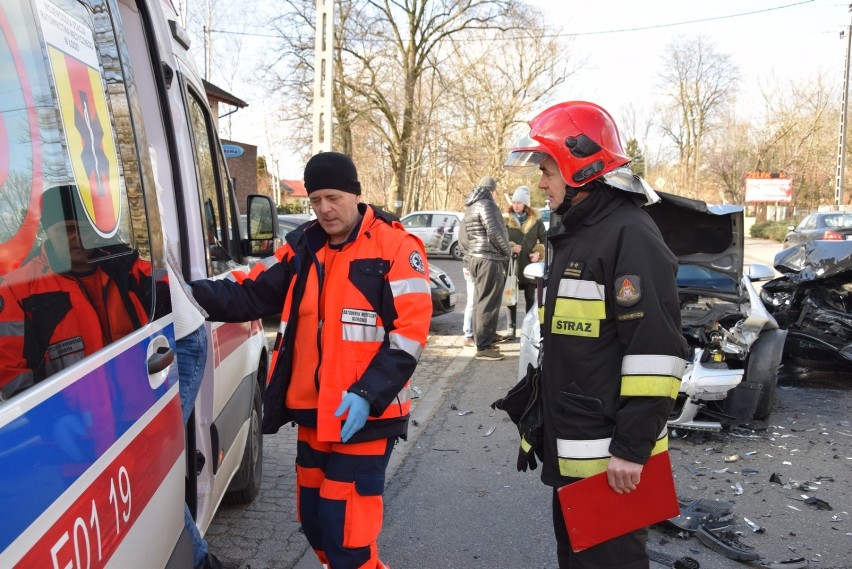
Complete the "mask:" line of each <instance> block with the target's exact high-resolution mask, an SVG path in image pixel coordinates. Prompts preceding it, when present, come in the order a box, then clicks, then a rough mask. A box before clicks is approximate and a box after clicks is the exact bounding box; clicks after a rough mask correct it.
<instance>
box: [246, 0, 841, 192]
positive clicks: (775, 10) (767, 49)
mask: <svg viewBox="0 0 852 569" xmlns="http://www.w3.org/2000/svg"><path fill="white" fill-rule="evenodd" d="M526 1H527V3H528V4H532V5H534V6H536V7H538V8H539V9H540V10H541V11H542V12H543V15H544V17H545V18H546V20H547V21H548V22H551V23H552V24H554V25H556V26H557V27H558V28H560V29H561V31H562V33H564V34H567V35H568V36H570V37H573V44H572V47H571V50H572V53H573V54H576V55H578V56H580V57H582V58H583V59H585V62H586V63H585V65H584V66H583V67H582V68H581V69H580V70H579V71H577V72H576V73H575V74H574V75H572V76H571V78H570V79H569V81H568V82H567V83H566V84H565V85H564V86H562V87H561V88H560V90H559V92H558V94H557V95H556V96H555V100H554V101H553V102H557V101H560V100H574V99H585V100H589V101H593V102H595V103H598V104H600V105H601V106H603V107H604V108H606V109H607V110H609V111H610V113H611V114H612V115H613V116H614V117H615V119H616V121H617V122H619V121H620V119H621V117H622V116H623V110H624V109H625V108H626V107H627V106H628V104H631V103H632V104H633V105H634V106H636V107H638V108H651V107H652V106H653V101H654V99H655V98H657V97H659V88H658V87H657V82H658V79H657V76H658V74H659V72H660V70H661V68H662V65H663V61H664V60H663V56H664V54H665V53H666V52H667V50H666V47H667V46H668V45H669V44H670V43H671V42H672V41H673V40H674V39H675V38H677V37H678V36H685V37H687V38H694V37H696V36H699V35H700V36H702V37H703V38H705V39H708V40H710V41H711V42H713V43H714V44H715V47H716V50H717V51H718V52H719V53H724V54H728V55H730V56H731V58H732V60H733V61H734V63H736V64H737V66H738V67H739V69H740V71H741V74H742V78H743V81H742V83H741V86H740V91H739V96H738V98H737V109H738V112H740V110H741V111H742V112H745V113H752V112H755V110H756V109H758V108H759V106H760V102H761V98H762V96H761V89H766V88H768V87H770V86H773V85H784V84H785V83H786V82H788V81H790V80H798V79H802V80H807V79H808V78H811V77H813V76H814V75H815V74H816V73H817V72H818V71H823V72H825V73H826V76H827V77H828V78H829V80H836V81H837V86H838V91H839V90H840V88H841V87H842V85H843V80H844V77H843V65H844V61H845V56H846V47H847V40H846V38H843V39H841V38H840V33H841V32H842V31H845V30H847V29H848V28H849V25H850V20H852V18H850V17H851V16H852V14H850V11H849V6H850V4H849V3H848V2H840V1H838V0H714V1H713V2H699V1H697V0H584V1H582V2H580V1H577V0H526ZM234 93H235V94H236V95H237V96H239V97H241V98H245V99H246V100H247V101H249V103H250V106H249V107H248V108H247V109H243V110H241V111H239V113H240V115H241V116H240V117H239V120H235V121H234V123H233V124H234V125H235V130H234V132H233V138H234V139H235V140H244V141H251V142H254V143H256V144H258V145H259V146H260V149H259V152H260V153H261V154H262V153H263V151H264V148H263V146H264V143H263V140H264V135H263V128H264V127H263V126H261V125H262V124H263V122H264V116H265V109H264V107H265V105H264V102H263V100H262V98H255V96H258V97H259V96H261V95H260V93H258V92H257V90H256V89H252V88H251V86H250V85H246V86H245V91H242V90H235V91H234ZM530 118H532V117H530ZM273 128H274V126H273ZM281 166H282V172H281V173H282V175H283V177H284V178H300V177H301V168H302V167H303V166H304V165H303V164H302V163H301V162H299V161H295V160H286V159H285V160H283V161H282V165H281Z"/></svg>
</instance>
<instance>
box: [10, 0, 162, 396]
mask: <svg viewBox="0 0 852 569" xmlns="http://www.w3.org/2000/svg"><path fill="white" fill-rule="evenodd" d="M0 28H2V29H0V32H2V33H0V68H2V69H3V70H4V72H3V73H0V93H2V94H3V95H2V97H0V389H2V391H0V400H1V399H5V398H8V397H9V396H10V395H12V394H14V393H16V392H18V391H20V390H21V389H23V388H26V387H28V386H30V385H33V384H34V383H38V382H39V381H41V380H43V379H45V378H46V377H48V376H50V375H51V374H53V373H56V372H58V371H60V370H62V369H65V368H67V367H68V366H70V365H72V364H74V363H76V362H78V361H80V360H82V359H84V358H85V357H86V356H88V355H90V354H92V353H94V352H96V351H98V350H100V349H102V348H104V347H106V346H107V345H109V344H110V343H112V342H114V341H116V340H118V339H119V338H121V337H123V336H125V335H127V334H129V333H130V332H132V331H133V330H135V329H137V328H139V327H140V326H142V325H143V324H145V323H146V322H148V320H149V319H150V315H151V312H152V305H153V281H152V278H151V273H152V271H151V263H150V249H151V243H150V238H149V232H148V225H147V219H146V215H145V202H144V197H143V192H142V183H141V174H140V168H139V157H138V155H137V152H136V148H138V147H142V146H144V144H145V141H144V140H140V138H139V133H137V132H136V131H135V129H134V124H133V111H132V110H131V109H133V110H135V106H134V103H133V102H132V101H131V99H130V96H129V94H128V87H127V85H128V84H130V80H129V79H128V78H126V77H125V73H124V68H123V67H122V56H123V55H124V54H123V53H122V49H123V48H119V47H118V46H119V45H121V42H120V41H119V40H117V38H116V36H115V32H114V27H113V22H112V20H111V17H110V13H109V11H108V8H107V3H106V2H105V1H101V0H90V1H89V2H87V4H83V3H81V2H78V1H76V0H31V1H21V2H3V3H2V4H0ZM131 212H132V213H131Z"/></svg>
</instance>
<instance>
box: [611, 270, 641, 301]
mask: <svg viewBox="0 0 852 569" xmlns="http://www.w3.org/2000/svg"><path fill="white" fill-rule="evenodd" d="M640 300H642V279H640V278H639V275H624V276H623V277H618V278H617V279H615V303H616V304H618V305H619V306H633V305H634V304H636V303H637V302H639V301H640Z"/></svg>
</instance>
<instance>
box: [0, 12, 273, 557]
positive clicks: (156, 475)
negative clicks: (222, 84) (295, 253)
mask: <svg viewBox="0 0 852 569" xmlns="http://www.w3.org/2000/svg"><path fill="white" fill-rule="evenodd" d="M179 21H180V19H179V17H178V14H177V12H176V10H175V9H174V7H173V5H172V4H171V3H170V1H169V0H0V512H2V514H0V517H1V518H2V521H0V567H22V568H31V567H32V568H39V569H42V568H53V569H92V568H99V567H118V568H133V567H144V568H156V567H192V544H191V540H190V538H189V535H188V533H187V532H186V530H185V527H184V516H183V512H184V504H185V503H186V504H188V505H189V507H190V510H191V512H192V513H193V515H194V516H195V518H196V522H197V525H198V527H199V529H200V530H201V533H202V534H203V533H204V532H205V531H206V530H207V528H208V526H209V525H210V523H211V521H212V519H213V517H214V514H215V512H216V510H217V508H218V507H219V506H220V504H222V503H223V502H232V503H241V502H249V501H251V500H253V499H254V498H255V497H256V496H257V494H258V492H259V490H260V485H261V478H262V468H261V466H262V460H263V453H262V448H263V447H262V439H261V431H260V424H261V413H262V396H263V387H264V383H265V378H266V374H267V366H268V361H269V353H268V343H267V341H266V338H265V335H264V333H263V328H262V326H261V323H260V322H247V323H239V324H233V323H230V324H225V323H219V322H207V323H205V324H204V326H205V327H206V331H207V339H208V358H207V361H206V366H205V375H204V378H203V381H202V384H201V389H200V392H199V395H198V398H197V400H196V404H195V408H194V412H193V415H192V417H191V419H190V421H189V422H188V424H187V425H186V426H185V425H184V422H183V420H182V416H181V406H180V398H179V392H178V370H177V364H176V358H175V350H176V344H175V333H174V322H175V318H176V315H175V314H174V313H173V311H172V303H171V299H170V294H169V288H168V286H167V285H168V280H167V276H166V274H167V272H166V267H167V255H166V250H167V244H172V245H171V247H172V249H173V250H175V253H174V254H173V255H171V257H170V258H173V259H175V262H176V263H177V264H178V265H179V267H178V268H179V271H180V273H181V276H182V277H183V278H184V279H185V280H186V281H192V280H197V279H203V278H214V279H221V278H235V276H234V275H233V273H234V272H236V271H246V270H247V266H246V260H247V258H248V257H249V256H257V253H258V250H259V249H258V248H262V247H263V246H264V244H268V243H269V242H271V241H273V240H274V239H275V238H276V237H277V216H275V215H274V213H275V212H274V206H273V203H272V201H271V200H270V199H269V198H267V197H265V196H259V195H252V196H249V197H248V201H247V203H245V204H238V203H237V200H236V197H235V193H234V188H233V181H232V179H231V178H230V176H229V174H228V167H227V164H226V161H225V158H224V155H223V152H222V147H221V144H220V142H219V139H218V136H217V133H216V130H215V126H214V117H213V116H211V111H210V107H209V105H208V101H207V99H206V96H205V91H204V88H203V85H202V81H201V79H200V76H199V74H198V73H197V71H196V69H195V67H194V65H193V63H192V60H191V58H190V56H189V46H190V42H189V39H188V36H187V35H186V33H185V32H184V30H183V29H182V28H181V26H180V23H179ZM54 188H66V190H65V192H66V193H67V195H69V196H71V198H69V199H73V202H74V203H76V204H78V205H77V206H76V207H77V210H76V214H75V220H76V224H77V226H79V229H77V230H76V231H77V233H76V234H75V236H76V239H77V240H79V247H80V248H82V249H85V250H87V251H89V250H97V251H99V252H105V254H104V256H100V257H98V258H97V263H99V264H98V267H102V266H106V265H105V264H101V263H106V261H105V260H104V259H107V260H109V261H110V262H111V265H110V266H116V267H122V266H127V265H129V264H130V263H129V262H128V260H129V259H132V260H133V261H134V262H133V266H134V267H137V268H140V267H141V269H140V270H139V271H137V272H135V273H134V277H133V278H132V279H131V278H130V277H129V276H128V274H127V273H121V272H120V271H117V274H116V273H111V274H110V277H109V278H110V279H114V282H115V283H119V284H121V283H123V286H124V287H125V289H127V290H130V289H132V290H130V292H128V293H127V296H126V297H123V298H133V299H134V300H133V303H134V304H133V310H130V311H129V312H128V313H133V314H134V316H133V317H132V318H130V321H132V323H133V324H132V326H129V327H128V329H127V330H125V331H124V332H121V333H116V332H115V331H114V330H110V331H111V332H112V333H111V334H109V335H107V334H106V333H104V334H102V336H103V342H102V343H101V344H102V345H100V346H99V347H98V348H97V349H96V350H94V351H93V350H87V349H85V346H84V344H85V343H86V340H84V339H85V338H89V337H91V334H92V330H105V329H106V324H105V323H104V321H100V322H99V319H100V318H101V317H100V316H99V317H98V318H93V319H91V320H90V324H88V323H87V324H86V325H84V326H81V328H84V329H81V330H80V331H79V335H75V334H74V333H73V331H72V333H71V336H70V339H67V340H64V341H62V342H54V343H51V342H52V340H51V331H52V330H53V329H55V327H56V326H62V325H65V324H62V322H65V321H64V320H63V315H65V314H66V313H67V312H68V311H76V310H81V309H82V306H83V304H84V303H83V302H81V301H80V300H79V299H81V298H84V297H81V296H80V295H81V294H88V295H89V297H88V298H89V299H90V300H91V302H92V304H93V305H95V304H98V303H101V304H107V305H109V309H110V310H115V307H114V306H113V305H111V304H109V303H110V302H112V300H111V299H107V298H106V294H105V295H104V296H105V298H104V299H98V298H96V297H97V295H96V294H95V295H93V294H92V290H91V288H89V285H86V284H85V282H84V280H85V279H84V278H83V277H77V276H75V278H76V279H77V282H78V283H79V290H76V289H75V290H72V292H71V293H68V292H67V291H65V292H62V293H55V292H51V291H45V290H43V289H44V288H46V287H47V285H45V282H39V280H41V279H47V278H48V276H49V275H48V273H49V272H50V271H48V269H47V268H44V269H43V270H41V271H39V270H32V267H33V266H38V267H48V266H49V267H51V268H52V269H53V270H55V271H56V272H57V273H61V263H59V266H60V268H56V267H54V265H52V264H43V265H30V266H29V269H30V270H27V269H28V267H27V265H28V264H30V263H33V262H36V261H38V260H39V259H41V258H42V257H43V256H45V255H47V257H46V258H48V259H51V263H52V262H53V261H52V259H53V257H51V256H50V255H52V254H54V253H56V252H57V251H59V248H58V247H56V246H54V245H50V243H51V242H50V240H49V235H46V233H47V231H46V226H47V219H46V218H47V217H48V215H49V214H48V208H47V206H46V205H45V207H44V208H43V207H42V205H43V203H47V197H46V196H47V192H49V191H51V190H52V189H54ZM68 188H70V193H69V191H68ZM241 209H242V211H243V212H247V213H248V220H249V222H248V224H247V225H248V227H247V233H249V234H250V235H245V234H244V232H246V230H245V229H241V228H240V225H239V223H238V221H239V216H240V211H241ZM71 241H72V238H71V237H68V242H69V243H70V242H71ZM46 243H47V245H50V247H47V245H46ZM72 249H73V247H71V246H70V245H67V246H66V252H67V251H70V250H72ZM48 252H51V253H50V254H48ZM57 255H58V254H57ZM58 257H61V255H58ZM58 257H57V258H58ZM93 258H94V257H89V260H88V261H86V262H89V263H91V271H90V272H89V273H85V274H87V275H88V274H94V273H95V271H96V269H97V267H96V263H94V262H93V261H92V260H91V259H93ZM71 259H72V260H71V261H70V263H69V265H68V266H69V267H71V268H73V267H75V266H76V265H75V263H77V264H79V261H75V260H74V257H73V255H72V256H71ZM57 262H58V261H57ZM173 265H174V263H173ZM22 275H24V276H22ZM139 275H141V277H140V276H139ZM128 283H130V285H132V286H130V285H128ZM164 284H165V285H166V286H164ZM75 286H76V285H75ZM16 287H17V288H16ZM23 289H27V290H30V291H36V292H32V293H31V294H30V293H28V295H29V296H27V297H26V299H25V300H21V297H19V296H18V295H17V293H13V292H12V291H13V290H23ZM122 290H124V289H122ZM140 291H142V292H140ZM130 293H132V294H130ZM93 297H94V298H93ZM57 299H58V300H57ZM45 301H49V302H55V301H56V302H58V304H56V305H54V304H48V305H45V304H44V302H45ZM128 302H129V301H128ZM39 303H42V304H39ZM45 306H47V308H46V309H45ZM55 306H58V307H60V308H52V307H55ZM120 309H121V306H120V305H119V311H121V310H120ZM3 311H6V314H5V315H4V313H3ZM16 314H17V315H19V316H15V315H16ZM112 314H113V313H109V316H107V317H103V318H105V319H106V321H109V319H110V318H111V317H112ZM65 326H66V327H67V325H65ZM88 345H89V346H91V345H92V344H91V342H89V344H88Z"/></svg>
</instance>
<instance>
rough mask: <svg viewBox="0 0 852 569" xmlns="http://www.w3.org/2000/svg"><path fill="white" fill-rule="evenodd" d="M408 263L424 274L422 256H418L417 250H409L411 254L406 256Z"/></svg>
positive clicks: (424, 268)
mask: <svg viewBox="0 0 852 569" xmlns="http://www.w3.org/2000/svg"><path fill="white" fill-rule="evenodd" d="M408 263H409V264H410V265H411V268H412V269H414V270H415V271H417V272H418V273H421V274H424V275H425V274H426V267H424V266H423V257H421V256H420V253H419V252H418V251H412V252H411V255H409V256H408Z"/></svg>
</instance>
